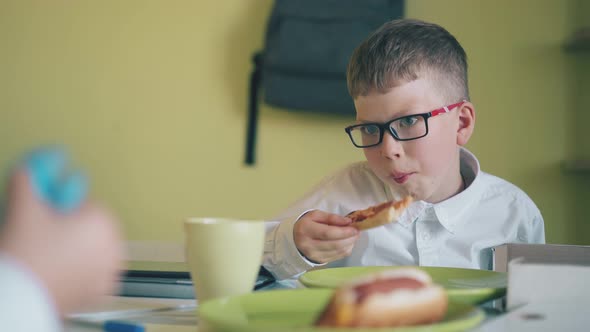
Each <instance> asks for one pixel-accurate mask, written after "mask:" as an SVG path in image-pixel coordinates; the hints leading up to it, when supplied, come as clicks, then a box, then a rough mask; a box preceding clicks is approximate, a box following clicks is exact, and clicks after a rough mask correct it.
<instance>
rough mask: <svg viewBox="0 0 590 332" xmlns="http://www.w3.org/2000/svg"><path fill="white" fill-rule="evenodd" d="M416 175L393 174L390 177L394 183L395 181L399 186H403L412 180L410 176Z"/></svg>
mask: <svg viewBox="0 0 590 332" xmlns="http://www.w3.org/2000/svg"><path fill="white" fill-rule="evenodd" d="M413 174H414V173H391V174H390V177H391V178H392V179H393V181H395V182H396V183H398V184H403V183H405V182H406V181H408V179H410V176H412V175H413Z"/></svg>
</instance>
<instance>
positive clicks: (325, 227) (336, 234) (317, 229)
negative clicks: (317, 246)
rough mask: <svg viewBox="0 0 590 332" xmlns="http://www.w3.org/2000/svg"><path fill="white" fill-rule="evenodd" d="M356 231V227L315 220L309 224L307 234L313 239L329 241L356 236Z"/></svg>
mask: <svg viewBox="0 0 590 332" xmlns="http://www.w3.org/2000/svg"><path fill="white" fill-rule="evenodd" d="M358 232H359V231H358V229H356V228H354V227H347V226H334V225H330V224H322V223H319V222H316V223H314V224H312V225H311V226H310V233H309V235H310V236H311V238H312V239H314V240H322V241H326V240H327V241H331V240H342V239H347V238H350V237H353V236H356V235H357V234H358Z"/></svg>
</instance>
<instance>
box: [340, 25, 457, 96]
mask: <svg viewBox="0 0 590 332" xmlns="http://www.w3.org/2000/svg"><path fill="white" fill-rule="evenodd" d="M346 76H347V80H348V91H349V93H350V95H351V96H352V98H353V99H356V98H357V97H359V96H366V95H368V94H370V93H373V92H379V93H385V92H387V91H388V90H389V89H391V88H393V87H395V86H398V85H399V84H402V83H406V82H410V81H413V80H416V79H418V78H425V77H426V78H429V79H431V80H432V81H433V83H434V85H435V87H437V88H438V89H439V93H441V95H442V96H443V97H444V98H445V99H447V102H456V101H458V100H462V99H465V100H469V88H468V85H467V54H466V53H465V50H463V47H461V45H460V44H459V42H458V41H457V39H455V37H453V35H451V34H450V33H449V32H448V31H447V30H445V29H444V28H443V27H441V26H439V25H437V24H433V23H428V22H424V21H420V20H414V19H400V20H394V21H390V22H388V23H385V24H384V25H382V26H381V27H380V28H379V29H378V30H377V31H375V32H374V33H373V34H371V35H370V36H369V37H368V38H367V39H366V40H365V41H364V42H363V43H362V44H360V45H359V46H358V47H357V48H356V49H355V50H354V52H353V54H352V56H351V59H350V61H349V63H348V70H347V75H346Z"/></svg>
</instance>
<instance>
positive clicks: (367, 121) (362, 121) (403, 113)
mask: <svg viewBox="0 0 590 332" xmlns="http://www.w3.org/2000/svg"><path fill="white" fill-rule="evenodd" d="M415 114H422V113H416V112H415V111H414V112H412V111H411V110H409V109H408V110H404V111H401V112H399V113H397V114H396V115H395V116H393V117H391V118H389V119H388V120H385V121H383V122H379V121H369V120H364V119H356V121H357V122H358V123H359V124H363V123H385V122H387V121H391V120H393V119H399V118H402V117H404V116H410V115H415Z"/></svg>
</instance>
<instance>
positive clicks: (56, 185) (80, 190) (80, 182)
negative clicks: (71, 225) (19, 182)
mask: <svg viewBox="0 0 590 332" xmlns="http://www.w3.org/2000/svg"><path fill="white" fill-rule="evenodd" d="M24 164H25V167H26V168H27V169H28V171H29V173H30V176H31V180H32V183H33V187H34V191H35V192H36V193H37V194H38V195H39V196H40V197H41V198H42V199H43V200H44V201H46V202H47V203H49V204H50V205H51V206H52V207H53V208H55V209H56V210H58V211H61V212H70V211H73V210H75V209H76V208H78V207H79V206H80V204H81V203H82V202H83V201H84V200H85V199H86V196H87V193H88V180H87V178H86V176H84V175H83V174H82V173H81V172H80V171H78V170H72V169H70V165H69V164H70V160H69V156H68V154H67V153H66V151H65V150H64V149H62V148H59V147H47V148H40V149H37V150H34V151H32V152H31V153H29V154H27V155H26V157H25V159H24Z"/></svg>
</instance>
